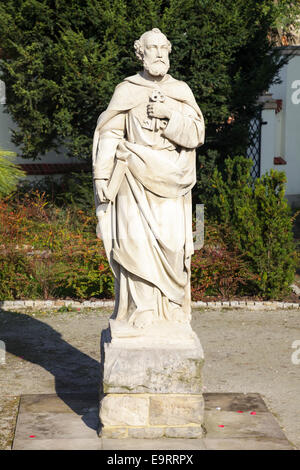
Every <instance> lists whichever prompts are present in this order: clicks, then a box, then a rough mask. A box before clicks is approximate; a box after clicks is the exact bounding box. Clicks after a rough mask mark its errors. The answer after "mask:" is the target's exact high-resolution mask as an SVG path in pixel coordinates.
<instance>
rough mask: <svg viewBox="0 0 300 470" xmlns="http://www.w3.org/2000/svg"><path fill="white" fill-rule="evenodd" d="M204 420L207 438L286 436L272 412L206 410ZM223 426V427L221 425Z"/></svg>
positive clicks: (273, 437)
mask: <svg viewBox="0 0 300 470" xmlns="http://www.w3.org/2000/svg"><path fill="white" fill-rule="evenodd" d="M204 422H205V429H206V432H207V434H206V437H207V438H210V439H212V438H218V439H222V438H227V437H230V438H241V439H244V438H246V437H252V438H256V437H264V438H271V439H283V440H284V439H285V436H284V434H283V432H282V430H281V428H280V427H279V425H278V423H277V422H276V420H275V418H274V417H273V416H272V415H271V413H265V412H262V413H261V412H259V411H258V412H257V414H256V415H251V414H250V413H249V412H247V413H246V412H245V413H238V412H233V411H212V410H211V411H210V410H208V411H205V413H204ZM220 426H223V427H220Z"/></svg>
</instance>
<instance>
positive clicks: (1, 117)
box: [0, 80, 80, 164]
mask: <svg viewBox="0 0 300 470" xmlns="http://www.w3.org/2000/svg"><path fill="white" fill-rule="evenodd" d="M13 129H16V124H15V123H14V122H13V121H12V119H11V117H10V115H9V114H7V113H6V112H5V84H4V82H3V81H1V80H0V147H1V148H3V149H4V150H11V151H13V152H17V153H21V151H20V148H18V147H16V146H15V145H14V144H13V143H12V142H11V134H12V130H13ZM12 160H13V161H15V162H16V163H18V164H22V163H24V164H29V163H38V162H41V161H42V162H43V163H70V162H72V163H75V162H77V161H78V162H80V160H76V159H73V158H72V159H70V158H68V157H67V156H66V152H65V150H64V148H63V147H61V149H60V153H59V154H58V153H56V152H54V151H50V152H47V153H46V154H45V155H42V156H40V157H39V160H32V159H27V158H26V159H25V158H22V157H20V156H16V157H14V158H12Z"/></svg>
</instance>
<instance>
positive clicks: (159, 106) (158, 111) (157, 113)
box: [147, 102, 171, 119]
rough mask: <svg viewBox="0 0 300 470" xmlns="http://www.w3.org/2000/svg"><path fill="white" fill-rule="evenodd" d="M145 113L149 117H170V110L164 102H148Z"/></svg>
mask: <svg viewBox="0 0 300 470" xmlns="http://www.w3.org/2000/svg"><path fill="white" fill-rule="evenodd" d="M147 113H148V116H149V117H150V118H158V119H166V118H167V119H170V117H171V111H170V110H169V108H168V107H167V106H166V105H165V103H159V102H157V103H149V104H148V106H147Z"/></svg>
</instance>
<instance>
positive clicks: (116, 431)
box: [101, 427, 128, 439]
mask: <svg viewBox="0 0 300 470" xmlns="http://www.w3.org/2000/svg"><path fill="white" fill-rule="evenodd" d="M127 437H128V428H121V427H120V428H119V427H117V428H110V427H104V428H102V430H101V438H107V439H124V438H127Z"/></svg>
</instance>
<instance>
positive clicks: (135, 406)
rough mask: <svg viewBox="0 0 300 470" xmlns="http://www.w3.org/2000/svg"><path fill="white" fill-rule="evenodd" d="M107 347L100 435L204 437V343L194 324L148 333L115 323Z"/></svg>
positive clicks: (164, 326) (164, 325)
mask: <svg viewBox="0 0 300 470" xmlns="http://www.w3.org/2000/svg"><path fill="white" fill-rule="evenodd" d="M110 329H111V341H110V342H108V343H105V345H104V356H105V359H104V376H103V391H104V393H105V394H106V395H105V396H104V398H103V400H102V402H101V406H100V421H101V424H102V427H101V431H100V434H101V436H102V437H107V438H116V439H120V438H127V437H128V438H149V439H154V438H160V437H170V438H171V437H172V438H176V437H178V438H199V437H201V436H202V424H203V415H204V401H203V396H202V385H201V370H202V366H203V362H204V357H203V350H202V347H201V344H200V342H199V339H198V338H197V336H196V334H195V333H194V332H193V330H192V329H191V327H190V325H189V324H185V325H180V324H172V323H171V324H170V323H168V322H164V323H162V324H161V325H156V326H153V327H152V328H151V330H150V329H147V331H144V330H137V329H136V328H130V327H128V325H127V324H125V323H122V322H118V321H116V320H111V321H110Z"/></svg>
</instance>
